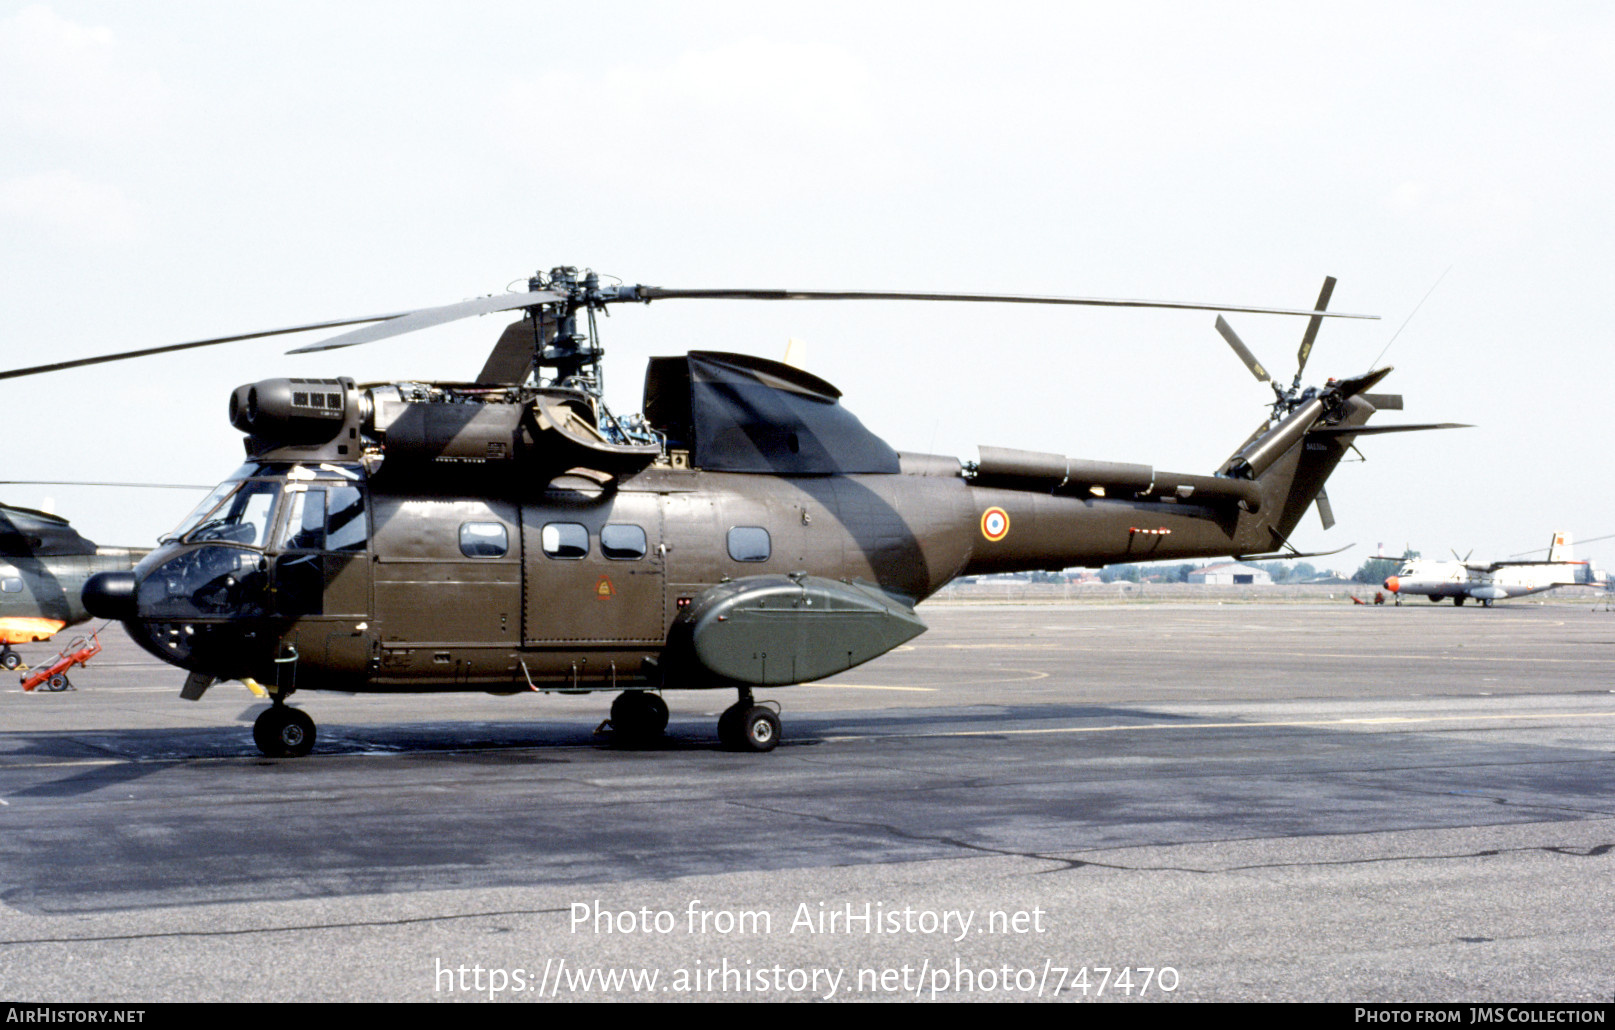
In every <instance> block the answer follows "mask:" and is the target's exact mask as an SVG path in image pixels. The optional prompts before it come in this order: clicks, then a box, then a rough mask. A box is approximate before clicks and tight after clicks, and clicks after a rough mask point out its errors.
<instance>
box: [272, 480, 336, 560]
mask: <svg viewBox="0 0 1615 1030" xmlns="http://www.w3.org/2000/svg"><path fill="white" fill-rule="evenodd" d="M281 546H282V547H284V548H285V549H286V550H288V551H323V550H325V490H324V489H322V488H320V487H310V488H309V489H307V490H298V489H295V488H294V489H293V490H292V491H291V492H290V493H289V494H288V495H287V498H286V530H285V535H284V539H283V540H282V541H281Z"/></svg>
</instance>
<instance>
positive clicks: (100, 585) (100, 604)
mask: <svg viewBox="0 0 1615 1030" xmlns="http://www.w3.org/2000/svg"><path fill="white" fill-rule="evenodd" d="M84 608H85V610H86V611H88V612H89V613H90V614H91V615H93V616H95V617H96V618H98V619H118V620H120V621H122V620H124V619H132V618H134V617H135V574H134V573H133V572H97V573H96V574H95V575H93V576H91V577H90V578H89V579H88V580H87V581H86V582H85V584H84Z"/></svg>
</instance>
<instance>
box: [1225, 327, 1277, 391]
mask: <svg viewBox="0 0 1615 1030" xmlns="http://www.w3.org/2000/svg"><path fill="white" fill-rule="evenodd" d="M1217 331H1218V332H1219V333H1222V338H1223V339H1225V340H1227V341H1228V346H1230V347H1232V348H1234V353H1235V354H1238V355H1239V360H1241V361H1243V362H1244V363H1245V367H1246V368H1248V369H1250V370H1251V374H1252V375H1254V376H1255V377H1256V379H1257V381H1258V382H1263V383H1267V382H1272V380H1273V377H1272V376H1270V375H1268V374H1267V369H1265V368H1263V367H1262V363H1261V362H1260V361H1257V360H1256V355H1254V354H1252V353H1251V349H1250V348H1249V347H1247V346H1245V341H1244V340H1241V339H1240V338H1239V334H1238V333H1236V332H1234V327H1233V326H1231V325H1229V324H1228V320H1227V319H1225V318H1223V317H1222V316H1221V315H1218V316H1217Z"/></svg>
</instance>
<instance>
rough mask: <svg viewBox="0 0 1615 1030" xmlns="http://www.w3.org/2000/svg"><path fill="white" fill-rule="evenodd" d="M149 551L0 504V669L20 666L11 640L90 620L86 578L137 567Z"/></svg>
mask: <svg viewBox="0 0 1615 1030" xmlns="http://www.w3.org/2000/svg"><path fill="white" fill-rule="evenodd" d="M75 485H77V484H75ZM148 550H149V548H127V547H98V546H96V545H95V544H94V543H91V542H90V541H89V540H86V539H84V537H83V536H81V535H79V532H78V530H76V529H74V528H73V527H72V525H71V524H70V523H69V522H68V521H67V520H66V519H64V518H62V517H61V516H59V515H53V514H51V513H49V512H44V511H36V510H34V509H32V508H19V507H16V506H15V505H10V504H0V668H5V669H8V670H11V669H17V668H19V667H21V665H22V655H20V654H18V653H17V652H16V651H15V650H13V645H15V644H29V643H37V642H39V641H41V640H49V639H50V638H51V637H53V636H55V635H56V634H57V633H60V632H61V631H62V630H64V629H66V628H67V627H69V626H76V625H78V624H79V623H81V622H86V621H88V620H89V618H90V613H89V612H87V611H86V610H85V608H84V603H83V601H82V599H81V596H82V593H83V590H84V584H85V582H86V581H87V580H88V579H89V578H90V577H91V576H94V575H96V574H97V573H100V572H119V571H127V570H130V569H133V568H134V567H135V563H136V562H137V561H139V560H140V559H141V558H142V557H144V556H145V554H146V553H147V551H148Z"/></svg>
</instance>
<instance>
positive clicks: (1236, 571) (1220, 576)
mask: <svg viewBox="0 0 1615 1030" xmlns="http://www.w3.org/2000/svg"><path fill="white" fill-rule="evenodd" d="M1189 582H1190V583H1209V584H1211V585H1212V586H1244V585H1247V584H1248V585H1250V586H1272V585H1273V577H1272V576H1269V575H1268V574H1267V573H1265V572H1263V571H1262V570H1261V569H1258V568H1257V567H1256V566H1254V565H1241V564H1239V563H1238V562H1223V563H1222V564H1221V565H1203V566H1201V567H1200V568H1198V569H1195V570H1194V571H1193V572H1191V573H1189Z"/></svg>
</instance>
